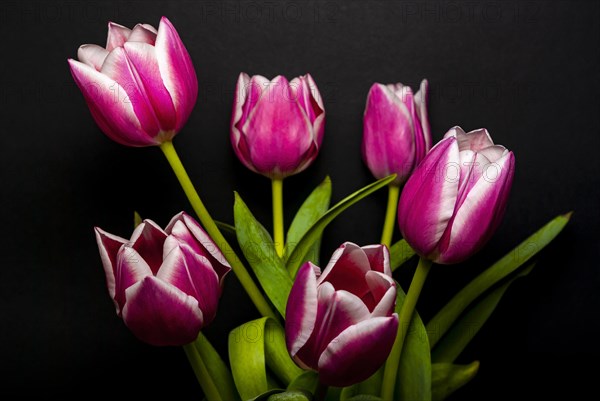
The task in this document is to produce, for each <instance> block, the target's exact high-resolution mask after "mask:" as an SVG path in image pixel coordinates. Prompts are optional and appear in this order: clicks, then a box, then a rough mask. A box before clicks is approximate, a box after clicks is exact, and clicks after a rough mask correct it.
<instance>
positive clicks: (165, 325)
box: [96, 212, 230, 345]
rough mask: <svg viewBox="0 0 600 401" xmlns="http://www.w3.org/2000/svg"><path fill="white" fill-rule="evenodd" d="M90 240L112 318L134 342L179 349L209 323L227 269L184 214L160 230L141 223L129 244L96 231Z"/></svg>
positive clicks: (222, 260)
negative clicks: (111, 304) (122, 324)
mask: <svg viewBox="0 0 600 401" xmlns="http://www.w3.org/2000/svg"><path fill="white" fill-rule="evenodd" d="M96 241H97V242H98V248H99V250H100V257H101V258H102V264H103V266H104V271H105V274H106V283H107V286H108V292H109V294H110V296H111V298H112V299H113V301H114V303H115V307H116V309H117V314H118V315H119V316H120V317H122V318H123V321H124V322H125V325H126V326H127V327H128V328H129V329H130V330H131V331H132V332H133V333H134V334H135V335H136V336H137V337H138V338H139V339H140V340H142V341H145V342H147V343H149V344H152V345H184V344H187V343H190V342H192V341H194V340H195V339H196V337H197V336H198V333H199V332H200V329H202V327H204V326H206V325H207V324H209V323H210V322H211V321H212V320H213V319H214V317H215V314H216V311H217V304H218V300H219V297H220V295H221V283H222V281H223V277H224V276H225V275H226V274H227V273H228V272H229V270H230V267H229V264H228V263H227V262H226V260H225V257H224V256H223V254H222V253H221V251H220V250H219V249H218V248H217V247H216V245H215V244H214V242H212V240H211V239H210V237H209V236H208V235H207V234H206V233H205V232H204V230H203V229H202V227H200V225H199V224H198V223H196V221H194V219H192V218H191V217H190V216H188V215H187V214H185V213H183V212H182V213H180V214H178V215H176V216H175V217H173V219H172V220H171V222H170V223H169V225H168V226H167V228H166V229H165V230H163V229H161V228H160V227H159V226H157V225H156V223H154V222H153V221H151V220H144V222H143V223H141V224H140V225H139V226H138V227H137V228H136V229H135V231H134V232H133V235H132V236H131V239H130V240H129V241H128V240H126V239H124V238H121V237H118V236H116V235H112V234H109V233H107V232H106V231H103V230H101V229H100V228H96Z"/></svg>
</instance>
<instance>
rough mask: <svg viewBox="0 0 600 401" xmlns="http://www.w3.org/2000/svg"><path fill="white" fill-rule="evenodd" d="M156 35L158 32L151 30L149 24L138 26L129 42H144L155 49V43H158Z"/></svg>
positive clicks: (132, 32)
mask: <svg viewBox="0 0 600 401" xmlns="http://www.w3.org/2000/svg"><path fill="white" fill-rule="evenodd" d="M156 34H157V32H156V30H155V29H149V28H148V25H147V24H137V25H136V26H135V27H134V28H133V30H132V31H131V34H130V35H129V38H128V39H127V42H142V43H147V44H149V45H152V46H153V47H154V43H155V42H156ZM127 42H125V43H127ZM124 45H125V44H124Z"/></svg>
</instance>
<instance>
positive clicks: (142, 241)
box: [131, 220, 167, 274]
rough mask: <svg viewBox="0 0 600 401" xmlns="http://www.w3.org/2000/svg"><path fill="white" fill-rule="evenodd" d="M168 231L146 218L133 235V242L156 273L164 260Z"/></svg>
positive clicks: (153, 272)
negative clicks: (164, 245)
mask: <svg viewBox="0 0 600 401" xmlns="http://www.w3.org/2000/svg"><path fill="white" fill-rule="evenodd" d="M166 239H167V233H165V232H164V231H163V229H162V228H160V227H159V226H158V224H156V223H155V222H153V221H152V220H144V221H143V222H142V224H140V225H139V226H137V227H136V229H135V231H134V232H133V234H132V235H131V243H132V244H133V245H132V246H133V249H135V250H136V251H137V252H138V253H139V254H140V255H141V257H142V258H144V260H145V261H146V263H148V266H150V269H152V274H156V273H157V272H158V269H159V268H160V265H161V264H162V262H163V243H164V242H165V240H166Z"/></svg>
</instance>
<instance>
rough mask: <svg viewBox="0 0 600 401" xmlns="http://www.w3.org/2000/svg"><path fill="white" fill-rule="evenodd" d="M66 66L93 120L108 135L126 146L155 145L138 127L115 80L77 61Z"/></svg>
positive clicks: (134, 115) (123, 93) (129, 102)
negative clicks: (69, 68) (68, 67)
mask: <svg viewBox="0 0 600 401" xmlns="http://www.w3.org/2000/svg"><path fill="white" fill-rule="evenodd" d="M69 66H70V67H71V74H72V75H73V78H74V79H75V83H77V86H78V87H79V89H80V90H81V92H82V93H83V96H84V98H85V100H86V102H87V104H88V107H89V108H90V111H91V113H92V116H93V117H94V120H95V121H96V123H97V124H98V126H99V127H100V129H101V130H102V131H103V132H104V133H105V134H106V135H107V136H108V137H110V138H111V139H112V140H114V141H115V142H118V143H120V144H122V145H127V146H151V145H157V144H158V142H156V141H155V139H154V138H152V137H149V136H148V135H147V134H146V133H145V132H144V131H143V130H142V128H141V125H140V122H139V119H138V117H137V115H136V113H135V112H134V109H133V105H132V103H131V101H130V99H129V98H128V97H127V94H126V92H125V90H124V89H123V87H122V86H121V85H120V84H119V83H117V82H115V81H114V80H113V79H111V78H109V77H107V76H106V75H104V74H102V73H100V72H98V71H96V70H95V69H94V68H93V67H90V66H88V65H86V64H83V63H80V62H79V61H75V60H72V59H70V60H69Z"/></svg>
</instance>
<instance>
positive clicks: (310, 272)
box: [285, 262, 319, 358]
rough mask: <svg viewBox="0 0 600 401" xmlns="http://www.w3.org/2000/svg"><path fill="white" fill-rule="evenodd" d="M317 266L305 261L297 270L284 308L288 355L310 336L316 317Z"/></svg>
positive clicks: (292, 354)
mask: <svg viewBox="0 0 600 401" xmlns="http://www.w3.org/2000/svg"><path fill="white" fill-rule="evenodd" d="M318 269H319V268H318V267H317V266H315V265H313V264H312V263H311V262H306V263H305V264H304V265H302V267H301V268H300V269H299V270H298V274H297V275H296V279H295V281H294V285H293V286H292V290H291V292H290V295H289V297H288V302H287V306H286V309H285V316H286V319H285V339H286V344H287V349H288V351H289V352H290V355H291V356H292V358H293V357H295V356H296V354H297V353H298V351H299V350H300V349H301V348H302V347H303V346H304V345H305V344H306V342H307V341H308V339H309V338H310V336H311V334H312V332H313V329H314V327H315V322H316V319H317V308H318V303H317V275H316V274H315V270H318Z"/></svg>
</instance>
